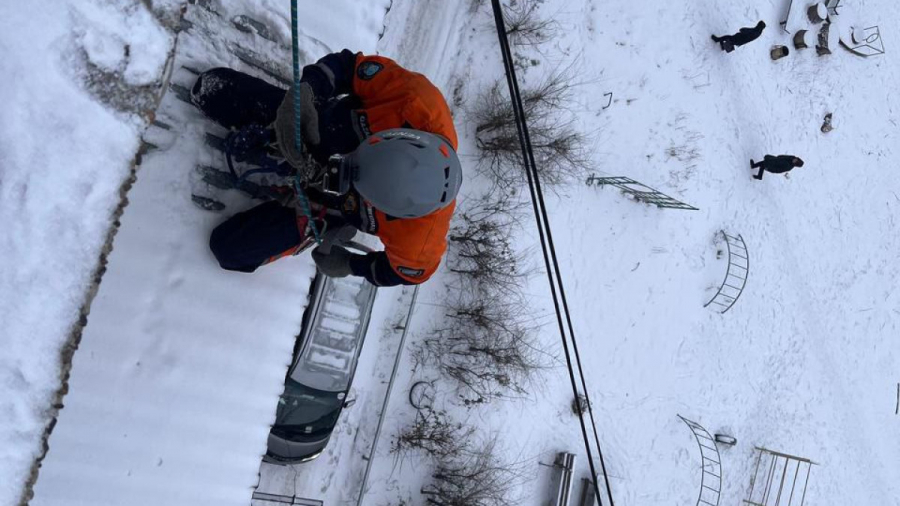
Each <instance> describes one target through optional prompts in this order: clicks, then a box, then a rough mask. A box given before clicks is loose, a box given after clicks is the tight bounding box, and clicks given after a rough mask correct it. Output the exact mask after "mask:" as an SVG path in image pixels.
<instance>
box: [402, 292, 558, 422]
mask: <svg viewBox="0 0 900 506" xmlns="http://www.w3.org/2000/svg"><path fill="white" fill-rule="evenodd" d="M537 328H538V325H537V324H536V323H535V322H534V320H533V319H531V316H530V315H529V314H528V309H527V307H526V306H524V305H523V304H521V303H520V302H518V301H512V302H510V301H509V299H508V298H505V297H500V296H497V295H495V296H493V297H472V296H468V297H466V296H461V297H460V299H459V300H457V301H456V302H454V303H451V304H449V305H447V306H446V312H445V318H444V320H443V321H442V322H441V323H440V324H439V327H438V328H436V329H434V330H432V331H431V332H430V333H429V334H428V335H427V336H426V337H425V338H424V339H423V340H422V342H421V343H419V345H418V348H417V349H416V351H415V357H416V360H417V361H418V362H419V363H424V364H429V365H432V366H434V367H436V368H437V369H438V370H440V372H441V373H442V374H443V375H444V376H446V377H447V378H450V379H452V380H453V381H455V382H456V386H457V391H458V393H459V396H460V398H461V399H462V401H463V403H464V404H466V405H467V406H473V405H476V404H481V403H485V402H489V401H490V400H492V399H497V398H509V397H521V396H524V395H527V394H528V393H529V390H530V388H531V387H532V386H533V385H534V384H535V381H536V379H537V373H538V372H539V371H540V370H542V369H545V368H547V367H548V366H549V364H550V362H551V361H552V354H551V353H549V352H548V351H546V350H545V349H543V348H541V346H540V341H538V340H537V339H535V336H534V334H535V332H536V331H537Z"/></svg>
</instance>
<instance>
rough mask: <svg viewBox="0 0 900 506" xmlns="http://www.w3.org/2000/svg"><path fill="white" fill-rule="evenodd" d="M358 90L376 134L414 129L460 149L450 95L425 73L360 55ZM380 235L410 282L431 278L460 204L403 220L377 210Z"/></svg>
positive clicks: (393, 263)
mask: <svg viewBox="0 0 900 506" xmlns="http://www.w3.org/2000/svg"><path fill="white" fill-rule="evenodd" d="M353 94H354V95H356V96H357V97H358V98H359V100H360V102H361V104H362V107H361V109H360V110H358V111H357V112H358V113H359V114H360V116H361V117H362V118H363V121H365V122H367V123H368V127H369V129H370V131H371V132H379V131H382V130H387V129H390V128H400V127H405V128H414V129H416V130H422V131H425V132H430V133H433V134H437V135H440V136H443V137H444V138H446V139H447V140H448V141H449V142H450V144H451V145H452V146H453V149H456V148H457V137H456V129H455V128H454V126H453V117H452V116H451V115H450V108H449V107H448V106H447V102H446V101H445V100H444V96H443V95H442V94H441V92H440V91H439V90H438V89H437V88H436V87H435V86H434V85H433V84H431V82H430V81H429V80H428V79H427V78H426V77H425V76H423V75H422V74H419V73H416V72H412V71H409V70H406V69H404V68H403V67H401V66H400V65H398V64H397V63H396V62H394V61H393V60H391V59H389V58H385V57H383V56H365V55H363V54H362V53H358V54H357V55H356V71H355V72H354V77H353ZM368 207H370V209H369V210H368V211H369V212H370V213H372V214H371V215H372V216H374V220H375V226H374V227H373V228H374V233H375V235H376V236H378V238H379V239H381V242H382V243H383V244H384V249H385V253H386V254H387V257H388V260H389V262H390V264H391V267H392V268H393V270H394V271H395V272H396V273H397V274H398V275H399V276H400V277H401V278H403V279H404V280H406V281H408V282H410V283H421V282H423V281H425V280H427V279H428V278H429V277H431V275H432V274H434V272H435V271H436V270H437V268H438V265H440V262H441V257H442V256H443V255H444V252H445V251H446V250H447V232H448V231H449V229H450V219H451V217H452V216H453V210H454V208H455V207H456V202H455V201H454V202H451V203H450V205H448V206H447V207H444V208H443V209H439V210H437V211H435V212H433V213H431V214H429V215H426V216H423V217H421V218H414V219H398V218H392V217H389V216H387V215H386V214H384V213H383V212H381V211H378V210H377V209H374V208H371V206H368Z"/></svg>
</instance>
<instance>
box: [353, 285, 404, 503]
mask: <svg viewBox="0 0 900 506" xmlns="http://www.w3.org/2000/svg"><path fill="white" fill-rule="evenodd" d="M418 297H419V285H416V286H415V288H413V294H412V300H411V301H410V302H409V313H407V315H406V323H405V324H404V325H403V334H401V336H400V347H399V348H398V349H397V358H395V359H394V369H393V370H392V371H391V380H390V381H389V382H388V388H387V393H386V394H384V403H383V404H382V405H381V416H379V417H378V428H376V429H375V439H374V440H373V441H372V449H371V450H370V451H369V459H368V462H366V472H365V474H363V480H362V486H360V488H359V498H358V499H357V500H356V506H361V505H362V502H363V497H365V495H366V484H367V483H368V482H369V471H370V470H371V469H372V461H373V460H375V449H376V448H377V447H378V437H379V436H380V435H381V426H382V425H384V414H385V413H387V408H388V403H389V402H390V400H391V391H392V390H393V389H394V378H396V377H397V369H398V368H399V367H400V357H401V356H402V355H403V347H404V344H405V343H406V334H407V332H409V322H410V320H412V315H413V309H415V307H416V299H417V298H418Z"/></svg>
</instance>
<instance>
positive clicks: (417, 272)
mask: <svg viewBox="0 0 900 506" xmlns="http://www.w3.org/2000/svg"><path fill="white" fill-rule="evenodd" d="M397 272H399V273H400V274H403V275H404V276H407V277H410V278H420V277H422V274H425V271H424V270H422V269H410V268H409V267H403V266H402V265H401V266H398V267H397Z"/></svg>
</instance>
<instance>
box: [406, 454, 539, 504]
mask: <svg viewBox="0 0 900 506" xmlns="http://www.w3.org/2000/svg"><path fill="white" fill-rule="evenodd" d="M497 450H498V448H497V440H496V438H494V439H491V440H489V441H487V442H486V443H485V444H484V445H483V446H482V447H481V448H477V449H469V450H467V451H464V452H461V453H459V454H455V455H448V456H447V457H445V458H443V459H441V460H439V461H438V464H437V468H436V469H435V471H434V473H433V474H432V481H431V483H430V484H429V485H427V486H426V487H424V488H422V495H424V496H425V498H426V499H425V502H426V503H427V504H432V505H437V506H513V505H515V504H518V502H519V501H518V499H517V498H515V497H513V494H514V492H515V491H516V490H517V489H518V487H519V486H520V485H521V484H522V482H523V480H524V478H523V473H522V470H521V467H522V466H521V464H519V463H512V464H510V463H506V462H503V461H501V460H500V458H499V456H498V451H497Z"/></svg>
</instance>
